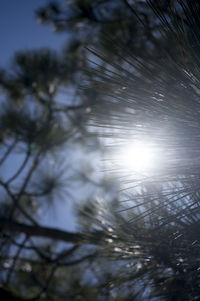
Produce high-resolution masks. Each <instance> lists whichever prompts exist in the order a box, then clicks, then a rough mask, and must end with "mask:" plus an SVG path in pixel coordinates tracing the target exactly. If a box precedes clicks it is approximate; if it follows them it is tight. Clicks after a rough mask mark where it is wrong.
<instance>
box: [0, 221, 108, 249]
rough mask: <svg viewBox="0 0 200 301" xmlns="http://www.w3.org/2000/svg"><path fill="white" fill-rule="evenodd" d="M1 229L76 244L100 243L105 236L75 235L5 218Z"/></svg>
mask: <svg viewBox="0 0 200 301" xmlns="http://www.w3.org/2000/svg"><path fill="white" fill-rule="evenodd" d="M0 229H1V231H9V232H15V233H25V234H27V235H29V236H35V237H45V238H50V239H55V240H61V241H65V242H70V243H76V244H84V243H88V244H92V243H98V241H99V240H100V239H101V238H102V237H103V236H104V234H103V232H102V231H95V232H89V233H88V234H81V233H73V232H68V231H63V230H59V229H56V228H50V227H42V226H37V225H34V226H32V225H27V224H23V223H18V222H15V221H12V220H10V219H5V218H0Z"/></svg>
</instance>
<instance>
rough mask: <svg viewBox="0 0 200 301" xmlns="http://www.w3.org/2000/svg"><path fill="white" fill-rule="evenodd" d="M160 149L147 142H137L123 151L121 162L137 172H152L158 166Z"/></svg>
mask: <svg viewBox="0 0 200 301" xmlns="http://www.w3.org/2000/svg"><path fill="white" fill-rule="evenodd" d="M158 161H159V151H158V149H157V148H156V147H155V146H153V145H151V144H148V143H145V142H135V143H132V144H130V145H128V146H127V147H125V148H124V150H123V151H122V153H121V164H122V165H123V166H124V167H125V168H128V169H130V170H133V171H135V172H138V173H139V172H141V173H146V172H151V171H153V170H154V169H156V168H157V167H158Z"/></svg>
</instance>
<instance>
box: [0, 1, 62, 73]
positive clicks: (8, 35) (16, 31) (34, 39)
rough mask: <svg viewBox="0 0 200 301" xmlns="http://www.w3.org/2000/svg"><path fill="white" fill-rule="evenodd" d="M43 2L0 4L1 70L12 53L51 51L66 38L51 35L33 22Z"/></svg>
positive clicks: (48, 29) (42, 26)
mask: <svg viewBox="0 0 200 301" xmlns="http://www.w3.org/2000/svg"><path fill="white" fill-rule="evenodd" d="M46 3H48V1H47V0H1V1H0V37H1V41H0V45H1V47H0V49H1V51H0V53H1V55H0V67H2V66H3V67H5V66H6V65H7V64H8V63H9V61H10V59H11V57H12V55H13V53H14V52H15V51H16V50H21V49H23V50H28V49H32V48H40V47H51V48H54V49H59V48H60V47H61V45H63V43H64V41H65V40H66V34H55V32H53V30H52V28H50V26H47V25H45V26H44V25H41V24H38V23H37V22H36V17H35V14H34V11H35V10H36V9H38V8H40V7H41V6H45V4H46Z"/></svg>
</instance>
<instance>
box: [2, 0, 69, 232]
mask: <svg viewBox="0 0 200 301" xmlns="http://www.w3.org/2000/svg"><path fill="white" fill-rule="evenodd" d="M45 3H48V1H46V0H1V1H0V37H1V42H0V45H1V47H0V49H1V52H0V53H1V55H0V68H2V67H6V66H7V65H8V64H9V62H10V60H11V58H12V56H13V54H14V52H15V51H19V50H28V49H33V48H41V47H50V48H53V49H59V48H60V47H61V46H62V45H63V44H64V42H65V41H66V40H67V35H66V34H55V32H53V30H52V29H51V28H50V26H44V25H41V24H38V23H37V22H36V17H35V14H34V11H35V10H36V9H37V8H39V7H41V6H45ZM21 159H22V158H18V157H17V156H12V157H10V158H9V164H7V166H6V167H5V169H4V171H5V172H6V175H7V177H9V176H10V175H11V174H12V173H13V170H15V169H17V167H18V166H19V165H20V164H21ZM47 211H48V212H47V214H45V215H44V218H43V221H42V224H45V225H51V226H54V227H59V228H63V229H66V228H67V229H68V230H73V229H74V224H73V218H72V216H71V215H72V207H71V206H70V203H69V202H66V204H64V203H62V206H54V207H53V210H47Z"/></svg>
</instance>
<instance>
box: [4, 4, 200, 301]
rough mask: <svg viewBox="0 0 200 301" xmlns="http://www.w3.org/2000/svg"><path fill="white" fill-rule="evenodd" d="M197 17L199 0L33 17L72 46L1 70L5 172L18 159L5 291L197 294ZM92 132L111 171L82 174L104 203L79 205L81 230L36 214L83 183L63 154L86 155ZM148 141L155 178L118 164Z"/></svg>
mask: <svg viewBox="0 0 200 301" xmlns="http://www.w3.org/2000/svg"><path fill="white" fill-rule="evenodd" d="M61 4H62V5H61ZM199 10H200V6H199V4H198V1H196V0H193V1H189V0H188V1H187V0H183V1H157V0H151V1H133V3H131V2H130V1H126V0H125V1H109V2H108V1H88V0H87V1H86V0H84V1H66V2H63V3H62V2H60V4H59V3H58V4H57V3H55V4H54V3H50V4H49V5H48V6H47V7H45V8H42V9H40V10H38V13H37V14H38V16H39V17H40V19H41V21H43V22H44V23H48V24H53V25H54V26H56V30H62V31H67V32H68V33H70V34H71V40H70V42H69V43H68V45H67V46H66V47H65V48H64V50H63V51H62V52H61V54H60V55H58V54H56V53H53V52H51V51H49V50H47V49H43V50H39V51H29V52H20V53H18V54H16V55H15V58H14V62H13V66H12V71H11V72H7V71H5V70H2V71H1V76H0V84H1V88H2V91H4V98H5V100H2V104H3V106H2V110H1V119H0V120H1V121H0V133H1V136H0V137H1V146H2V148H1V159H0V164H1V166H5V165H6V164H8V160H9V158H10V157H11V156H12V154H15V155H16V154H20V155H22V157H23V158H22V163H21V165H20V166H19V168H16V170H13V174H12V175H11V176H10V177H8V178H6V177H5V175H3V173H2V176H1V180H0V185H1V191H2V199H1V209H2V210H1V212H2V213H1V215H0V228H1V241H0V242H1V246H0V247H1V248H0V251H1V262H0V264H1V280H2V281H1V282H2V286H1V290H2V293H3V294H4V295H5V296H8V295H9V297H12V298H13V300H15V299H16V298H18V299H21V300H22V299H25V300H42V299H43V300H72V299H73V300H86V299H87V300H94V299H95V300H116V301H117V300H141V299H142V300H197V299H198V298H199V295H200V289H199V234H198V228H199V208H200V207H199V68H198V66H199V59H198V56H199V30H198V29H199ZM74 33H76V38H75V39H73V38H72V34H74ZM83 45H84V46H85V48H83ZM63 90H64V92H65V95H67V96H68V97H66V98H64V100H63V94H62V93H63ZM71 91H73V93H72V94H73V96H72V97H71V98H70V97H69V96H70V93H71ZM74 95H75V96H74ZM96 136H98V138H99V141H98V143H101V146H100V151H102V156H103V158H106V159H108V163H107V165H106V168H107V169H110V173H111V174H110V175H109V176H107V175H106V176H105V177H102V178H101V180H100V181H97V182H96V181H94V180H93V179H92V180H90V177H89V175H91V174H92V172H91V169H87V170H86V171H82V172H81V173H80V174H81V175H82V176H81V177H80V178H81V179H82V180H83V183H84V185H85V187H86V185H87V184H89V185H92V186H96V187H97V188H98V192H99V193H100V195H101V197H100V198H97V200H95V197H93V198H92V197H91V198H90V199H89V200H88V201H87V202H83V203H82V204H81V205H80V206H79V210H78V213H77V215H78V221H79V229H77V232H73V233H72V232H69V231H67V230H61V229H57V228H53V227H46V226H44V225H43V224H42V220H41V216H40V215H39V209H41V208H46V207H45V204H46V203H47V202H48V201H49V200H51V201H52V203H53V202H57V201H58V196H60V195H62V198H66V196H67V197H69V195H70V192H69V190H68V189H67V188H68V187H69V186H70V187H73V184H74V183H73V179H75V180H78V175H74V174H73V172H72V170H73V168H72V166H70V165H69V166H67V167H65V164H64V163H63V162H64V159H63V150H65V152H67V150H68V149H70V147H71V145H72V144H73V143H74V144H76V145H77V144H78V145H79V146H80V145H81V147H83V145H84V146H85V145H88V148H87V151H88V149H90V146H91V145H93V148H94V147H97V146H99V144H97V142H96V141H97V138H96ZM149 138H151V140H152V141H153V143H154V145H156V146H157V145H161V147H162V150H163V157H162V164H160V166H159V168H157V169H156V170H155V171H154V172H153V173H150V174H149V175H138V174H136V173H134V172H133V171H131V172H130V170H128V171H127V170H124V168H122V166H121V165H120V164H121V163H120V156H118V157H117V160H114V158H113V154H114V153H116V152H117V151H118V150H120V149H123V148H125V147H126V146H127V144H128V143H129V141H131V140H137V139H149ZM60 161H61V164H60V163H59V162H60ZM112 161H113V162H112ZM106 162H107V161H106ZM58 163H59V164H58ZM57 165H58V167H57ZM65 170H67V171H66V172H65ZM80 174H79V176H80ZM71 179H72V180H71ZM116 186H120V188H119V189H118V190H120V191H115V190H116V189H115V187H116ZM113 191H114V192H113ZM78 230H79V231H78ZM41 238H42V239H41ZM13 295H14V296H19V297H16V298H15V297H13Z"/></svg>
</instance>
